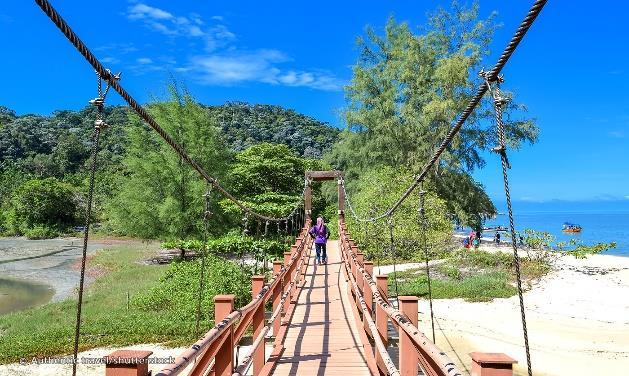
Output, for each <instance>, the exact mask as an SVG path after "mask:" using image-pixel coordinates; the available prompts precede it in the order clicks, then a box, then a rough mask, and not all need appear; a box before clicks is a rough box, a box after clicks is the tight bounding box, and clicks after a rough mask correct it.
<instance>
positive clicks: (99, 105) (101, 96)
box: [72, 73, 120, 376]
mask: <svg viewBox="0 0 629 376" xmlns="http://www.w3.org/2000/svg"><path fill="white" fill-rule="evenodd" d="M96 74H97V75H98V80H97V85H98V97H97V98H95V99H93V100H91V101H90V103H91V104H92V105H94V106H95V107H96V110H97V113H96V121H94V134H93V136H92V151H91V160H92V163H91V170H90V185H89V190H88V194H87V204H86V207H85V228H84V229H83V252H82V256H81V277H80V279H79V296H78V301H77V305H76V327H75V330H74V349H73V355H74V359H73V362H72V375H73V376H76V366H77V357H78V353H79V339H80V336H81V311H82V308H83V289H84V287H85V262H86V259H87V242H88V239H89V232H90V224H91V221H92V201H93V200H94V181H95V179H96V169H97V167H98V147H99V145H98V144H99V142H100V133H101V131H102V130H103V129H105V128H107V123H105V121H104V120H103V110H104V106H105V96H106V95H107V92H108V91H109V85H107V89H105V93H103V80H102V78H101V75H100V74H99V73H96ZM116 77H118V78H119V77H120V76H119V75H118V76H116Z"/></svg>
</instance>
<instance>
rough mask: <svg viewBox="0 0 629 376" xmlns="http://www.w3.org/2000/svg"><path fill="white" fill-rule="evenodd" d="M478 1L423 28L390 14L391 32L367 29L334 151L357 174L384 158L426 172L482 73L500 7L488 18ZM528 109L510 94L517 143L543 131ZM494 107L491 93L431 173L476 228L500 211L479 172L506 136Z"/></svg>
mask: <svg viewBox="0 0 629 376" xmlns="http://www.w3.org/2000/svg"><path fill="white" fill-rule="evenodd" d="M478 10H479V8H478V4H475V5H473V6H472V7H470V8H465V7H461V6H459V5H457V4H456V3H454V4H453V6H452V10H451V11H448V10H444V9H439V10H438V11H436V12H435V13H433V14H432V15H431V16H430V17H429V20H428V24H427V25H426V26H425V27H423V28H421V29H419V32H415V31H414V30H413V28H412V27H411V26H410V25H408V24H407V23H404V22H402V23H400V22H397V21H396V20H395V19H394V18H393V17H391V18H389V21H388V22H387V24H386V26H385V28H384V33H383V34H380V33H378V32H377V31H376V30H375V29H373V28H371V27H369V28H367V30H366V35H365V36H362V37H360V38H358V41H357V44H358V49H359V51H360V55H359V57H358V59H357V61H356V64H355V65H354V66H353V76H352V80H351V82H350V83H349V84H348V85H347V86H346V88H345V93H346V98H347V102H348V105H347V107H346V108H345V111H344V115H345V119H346V122H347V124H348V126H347V129H345V130H344V131H343V132H342V133H341V134H340V136H339V137H340V140H339V142H337V143H336V144H335V146H334V148H333V150H332V151H331V152H330V154H329V155H328V156H327V160H328V161H329V162H330V164H331V165H333V166H334V167H336V168H338V169H341V170H344V171H345V172H346V173H347V178H348V180H349V181H352V180H356V179H357V178H359V177H360V178H362V175H363V174H364V173H365V172H366V171H368V170H370V169H380V168H381V167H383V166H389V167H394V168H397V167H405V168H407V169H409V170H410V171H414V172H419V171H420V170H421V168H422V166H423V165H424V164H425V163H426V162H427V161H428V160H429V157H430V156H431V155H432V154H433V153H434V151H435V149H436V147H437V146H438V145H439V144H440V142H441V141H442V140H443V139H444V137H445V135H446V133H447V132H448V130H449V128H450V127H451V125H452V124H453V123H454V121H455V119H456V118H457V117H458V116H459V114H460V113H461V112H462V111H463V109H464V108H465V107H466V106H467V104H468V102H469V100H470V99H471V97H472V96H473V95H474V93H475V88H476V87H477V85H478V83H479V82H480V81H479V80H478V79H475V77H477V73H478V72H479V71H480V69H481V64H482V62H483V60H482V59H483V58H484V57H486V56H487V55H488V54H489V44H490V42H491V39H492V35H493V32H494V30H495V29H496V24H495V22H494V15H493V14H492V15H490V16H489V17H487V18H486V19H481V18H479V14H478ZM509 96H510V97H511V98H512V99H513V95H512V94H509ZM524 109H525V107H524V106H523V105H521V104H517V103H516V102H515V101H514V100H511V101H510V102H509V105H508V108H507V109H506V111H505V113H506V116H505V119H506V122H505V127H506V135H507V142H508V145H509V147H511V148H518V147H519V146H520V145H522V144H523V143H533V142H535V141H536V140H537V134H538V129H537V126H536V125H535V122H534V121H533V120H532V119H529V118H526V117H524V116H523V114H522V111H523V110H524ZM492 116H493V113H492V111H491V104H490V101H489V100H488V99H487V98H485V99H484V100H483V102H482V105H481V106H480V107H479V108H477V109H476V110H475V111H474V112H473V113H472V115H471V116H470V117H469V119H468V120H467V121H466V123H465V125H464V127H463V128H462V129H461V131H460V133H459V134H458V135H457V136H456V137H455V139H454V141H453V142H452V143H451V145H450V146H449V147H448V148H446V150H445V152H444V153H443V154H442V156H441V158H440V159H439V161H438V164H437V166H436V168H435V169H433V171H431V174H430V177H429V179H430V180H431V181H433V183H432V184H431V187H430V188H431V190H432V191H433V192H434V193H436V194H437V195H438V196H439V197H441V198H442V199H444V200H445V204H446V206H447V211H448V212H450V213H454V214H455V215H456V216H457V218H458V219H459V220H460V221H461V222H463V223H464V224H468V225H472V226H474V227H478V226H479V225H480V223H481V222H482V220H483V218H485V217H487V216H490V215H493V214H495V212H496V210H495V208H494V206H493V204H492V202H491V200H490V199H489V197H488V196H487V195H486V193H485V191H484V189H483V187H482V186H481V185H480V184H479V183H477V182H475V181H474V180H473V178H472V177H471V175H470V174H471V172H473V171H474V170H475V169H477V168H479V167H483V166H484V165H485V163H486V161H485V159H484V158H483V155H484V154H485V153H487V151H489V150H490V149H491V148H492V147H494V146H495V145H496V143H497V140H496V129H495V126H494V124H493V122H492V121H491V119H492ZM361 186H362V185H361Z"/></svg>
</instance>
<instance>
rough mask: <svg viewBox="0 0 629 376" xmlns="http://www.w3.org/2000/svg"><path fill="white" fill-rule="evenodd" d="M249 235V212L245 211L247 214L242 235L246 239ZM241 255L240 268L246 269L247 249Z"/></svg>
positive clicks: (243, 219) (244, 218) (243, 222)
mask: <svg viewBox="0 0 629 376" xmlns="http://www.w3.org/2000/svg"><path fill="white" fill-rule="evenodd" d="M247 235H249V213H247V212H245V216H244V217H243V218H242V237H243V239H245V238H246V237H247ZM242 252H243V253H242V254H241V255H240V257H241V259H240V269H241V270H245V256H246V255H245V251H242Z"/></svg>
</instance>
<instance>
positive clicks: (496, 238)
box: [494, 231, 500, 244]
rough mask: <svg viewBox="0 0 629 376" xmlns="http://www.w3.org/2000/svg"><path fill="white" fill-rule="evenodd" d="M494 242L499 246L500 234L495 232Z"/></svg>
mask: <svg viewBox="0 0 629 376" xmlns="http://www.w3.org/2000/svg"><path fill="white" fill-rule="evenodd" d="M494 241H495V242H496V244H500V233H499V232H498V231H496V236H494Z"/></svg>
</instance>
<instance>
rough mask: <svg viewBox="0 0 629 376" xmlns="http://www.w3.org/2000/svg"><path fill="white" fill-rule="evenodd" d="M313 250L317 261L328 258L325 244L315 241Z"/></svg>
mask: <svg viewBox="0 0 629 376" xmlns="http://www.w3.org/2000/svg"><path fill="white" fill-rule="evenodd" d="M315 251H316V252H317V262H321V261H327V260H328V254H327V253H326V249H325V244H318V243H315Z"/></svg>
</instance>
